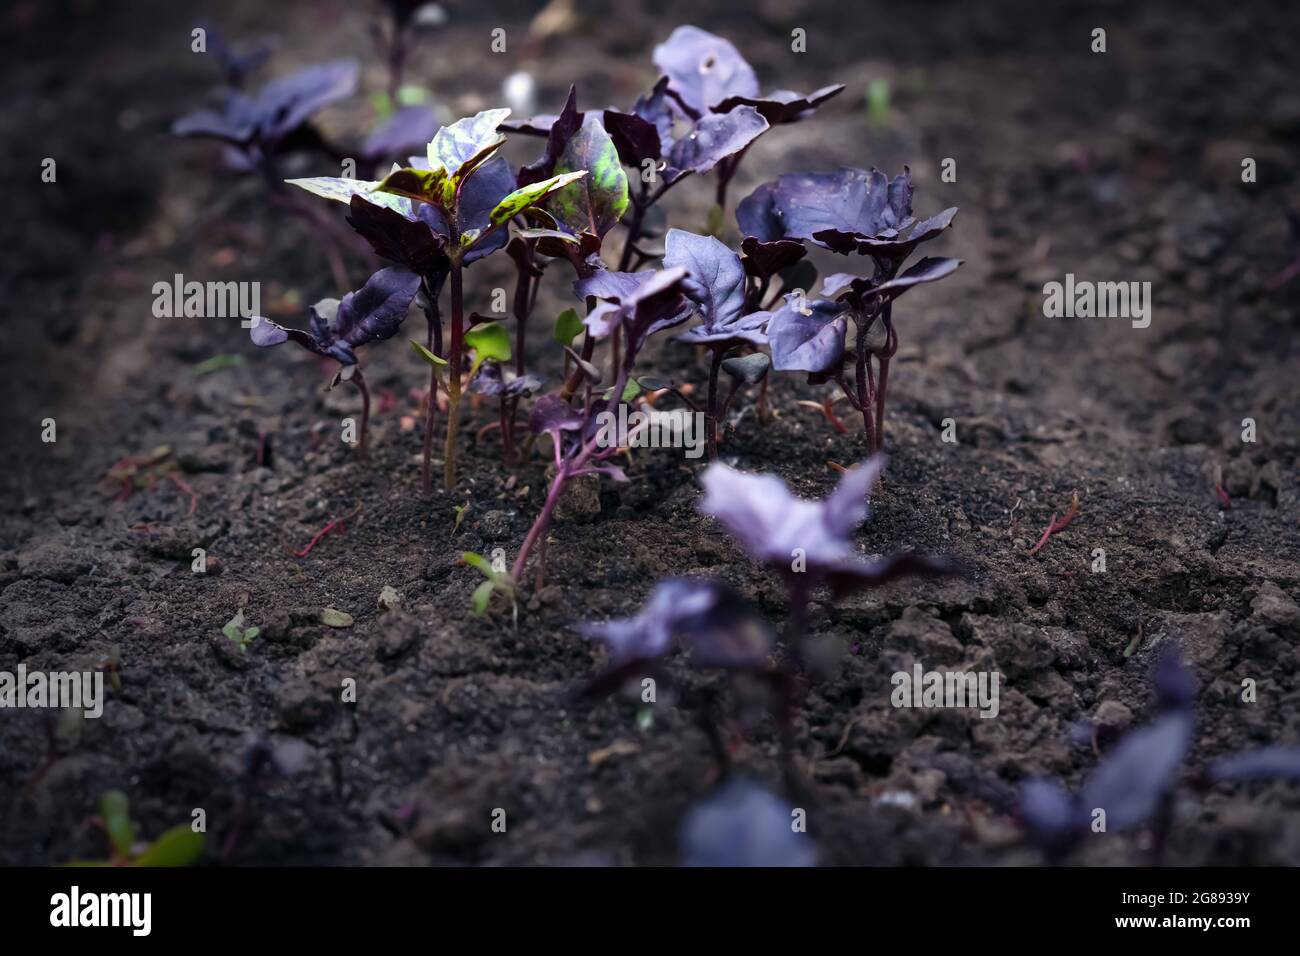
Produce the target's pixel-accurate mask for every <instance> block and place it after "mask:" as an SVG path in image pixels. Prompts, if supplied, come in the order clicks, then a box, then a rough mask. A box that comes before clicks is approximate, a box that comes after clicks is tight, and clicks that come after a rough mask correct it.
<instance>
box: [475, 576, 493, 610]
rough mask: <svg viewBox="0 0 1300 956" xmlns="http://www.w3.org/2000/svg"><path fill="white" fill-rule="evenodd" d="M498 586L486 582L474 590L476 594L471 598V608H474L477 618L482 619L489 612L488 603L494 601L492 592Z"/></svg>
mask: <svg viewBox="0 0 1300 956" xmlns="http://www.w3.org/2000/svg"><path fill="white" fill-rule="evenodd" d="M495 588H496V585H495V584H493V583H492V582H491V581H484V582H482V583H481V584H480V585H479V586H478V587H476V588H475V589H474V594H473V595H472V596H471V597H470V606H471V607H472V608H473V611H474V616H475V617H482V616H483V612H484V611H486V610H487V606H488V601H490V600H492V592H493V590H495Z"/></svg>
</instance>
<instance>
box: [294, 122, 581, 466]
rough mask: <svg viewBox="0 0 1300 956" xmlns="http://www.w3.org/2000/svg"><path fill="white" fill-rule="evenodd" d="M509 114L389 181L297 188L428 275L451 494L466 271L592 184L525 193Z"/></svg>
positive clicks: (432, 378) (573, 177) (557, 184)
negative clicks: (529, 220)
mask: <svg viewBox="0 0 1300 956" xmlns="http://www.w3.org/2000/svg"><path fill="white" fill-rule="evenodd" d="M509 113H510V111H509V110H505V109H499V110H484V111H483V112H481V113H478V114H477V115H475V116H471V117H467V118H465V119H461V120H458V121H456V122H455V123H453V124H451V125H450V126H445V127H443V128H442V129H440V130H438V133H437V134H436V135H435V136H434V138H433V140H432V141H431V142H430V143H429V146H428V150H427V157H413V158H412V160H411V165H410V166H407V167H404V168H397V169H394V170H393V171H392V172H390V173H389V174H388V175H387V176H386V177H385V178H384V179H383V180H382V181H380V182H369V181H364V180H355V179H347V178H334V177H323V178H315V179H295V180H290V182H291V183H293V184H294V185H296V186H300V187H301V188H303V189H305V190H307V191H308V192H311V193H315V194H316V195H319V196H323V197H325V198H327V199H333V200H335V201H338V202H344V203H347V204H348V205H349V207H350V209H351V212H352V216H351V218H350V219H349V222H350V223H351V224H352V226H353V228H354V229H356V230H357V232H359V233H361V235H362V236H364V237H365V239H366V240H367V241H368V242H369V243H370V244H371V247H372V248H373V249H374V250H375V252H376V254H378V255H379V256H382V257H383V258H386V259H390V260H392V261H395V262H400V263H401V264H403V265H405V266H407V267H408V268H410V269H412V271H414V272H416V273H418V274H419V276H420V279H421V283H422V289H421V292H422V298H421V305H422V306H423V308H424V309H425V314H426V317H427V318H428V321H429V335H428V340H427V343H426V345H425V351H426V352H427V353H428V354H429V355H431V356H435V357H436V358H437V359H438V360H440V362H441V363H442V364H445V366H446V386H447V398H448V406H447V437H446V448H445V465H444V473H443V480H444V484H445V486H446V488H447V489H448V490H449V491H450V490H451V489H452V488H454V487H455V484H456V451H457V445H458V439H459V434H460V406H461V396H462V380H461V377H462V374H463V373H464V368H463V365H462V363H463V360H464V358H465V353H466V350H465V334H466V331H467V329H468V326H467V324H466V314H465V305H464V302H465V300H464V286H463V270H464V269H465V267H466V266H469V265H470V264H472V263H473V262H475V261H477V260H479V259H481V258H483V257H484V256H487V255H490V254H491V253H493V252H495V251H496V250H498V249H500V248H502V247H504V246H505V245H506V242H507V239H508V235H507V233H508V224H509V223H510V221H511V220H512V219H514V218H515V217H516V216H519V215H521V214H522V213H524V212H525V211H526V210H529V209H531V208H533V207H534V206H536V205H538V204H539V203H541V202H543V201H544V200H545V199H546V198H547V197H548V196H550V195H551V194H552V193H556V192H561V191H563V190H565V189H566V188H568V187H573V186H575V185H576V184H577V183H578V181H579V180H581V179H583V178H584V177H586V175H587V172H586V170H585V169H579V170H564V171H561V172H559V173H557V174H556V175H553V176H550V177H549V178H546V179H542V180H539V181H536V182H530V183H526V184H524V185H522V186H516V182H515V177H514V176H513V175H512V174H511V172H510V170H509V167H508V166H507V165H506V163H505V160H503V159H501V158H500V157H498V156H497V155H496V154H497V152H498V151H499V150H500V149H501V147H502V145H504V144H505V141H506V140H505V137H504V136H503V135H502V134H501V133H500V132H499V130H498V127H500V125H501V123H502V121H503V120H504V119H505V118H506V117H507V116H508V115H509ZM562 195H564V194H563V193H562ZM444 281H447V283H448V285H449V286H450V288H451V335H450V343H449V345H448V348H447V350H446V353H445V354H444V352H443V347H442V345H443V343H442V318H441V313H440V312H439V310H438V294H439V292H440V290H441V288H442V285H443V283H444ZM431 364H432V366H433V367H432V368H431V369H430V372H429V411H428V415H427V418H426V427H425V453H424V461H425V465H424V484H425V488H426V490H427V489H428V488H429V487H430V484H431V482H430V475H429V459H430V450H431V447H432V438H433V415H434V410H435V409H436V408H437V388H438V370H439V367H440V365H439V362H432V363H431Z"/></svg>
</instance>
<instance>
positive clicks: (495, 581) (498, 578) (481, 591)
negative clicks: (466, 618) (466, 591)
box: [460, 551, 519, 625]
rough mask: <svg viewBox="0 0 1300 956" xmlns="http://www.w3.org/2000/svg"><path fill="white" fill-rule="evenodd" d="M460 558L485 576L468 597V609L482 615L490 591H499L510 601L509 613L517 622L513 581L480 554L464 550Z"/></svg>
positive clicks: (475, 614)
mask: <svg viewBox="0 0 1300 956" xmlns="http://www.w3.org/2000/svg"><path fill="white" fill-rule="evenodd" d="M460 559H461V560H462V561H464V562H465V563H466V564H468V565H470V566H471V567H475V568H478V569H479V570H480V571H482V572H483V575H484V577H486V578H487V580H486V581H484V582H483V583H482V584H480V585H479V586H478V587H476V588H475V589H474V594H473V596H472V597H471V598H470V610H471V611H472V612H473V614H474V616H475V617H482V616H483V615H484V613H485V612H486V611H487V607H488V602H489V601H491V600H492V593H493V592H494V591H500V592H501V593H502V594H503V595H504V596H505V597H506V599H507V600H508V601H509V602H510V615H511V618H512V619H513V621H514V623H515V624H516V625H518V624H519V604H518V602H517V601H516V600H515V581H514V578H512V577H511V576H510V575H509V574H508V573H506V572H505V571H498V570H497V569H496V568H494V567H492V563H491V562H490V561H488V559H487V558H485V557H483V555H481V554H475V553H474V552H473V551H466V552H465V553H464V554H462V555H461V556H460Z"/></svg>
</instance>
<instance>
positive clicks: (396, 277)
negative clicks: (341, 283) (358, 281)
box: [332, 268, 420, 348]
mask: <svg viewBox="0 0 1300 956" xmlns="http://www.w3.org/2000/svg"><path fill="white" fill-rule="evenodd" d="M419 288H420V277H419V276H418V275H416V274H415V273H414V272H408V271H406V270H405V269H397V268H388V269H380V270H379V271H378V272H376V273H375V274H374V275H372V276H371V277H370V278H369V279H367V280H366V283H365V285H363V286H362V287H361V288H360V289H358V290H357V291H355V292H349V293H348V294H347V295H345V296H344V297H343V301H341V302H340V303H339V306H338V311H337V313H336V314H335V316H334V322H333V323H332V330H333V332H334V334H335V335H336V336H338V338H339V339H341V340H342V341H343V342H345V343H347V345H349V346H350V347H352V348H357V347H359V346H362V345H366V344H367V343H370V342H375V341H379V340H382V339H387V338H392V336H393V335H395V334H396V332H397V329H398V327H399V326H400V325H401V324H402V322H403V321H405V319H406V313H407V311H408V310H409V309H410V307H411V300H412V299H414V298H415V293H416V292H417V291H419Z"/></svg>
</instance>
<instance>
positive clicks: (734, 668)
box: [577, 578, 797, 781]
mask: <svg viewBox="0 0 1300 956" xmlns="http://www.w3.org/2000/svg"><path fill="white" fill-rule="evenodd" d="M577 630H578V631H579V632H580V633H582V634H584V635H586V636H587V637H590V638H593V639H595V640H598V641H600V642H601V643H603V644H604V645H605V647H606V649H607V650H608V652H609V659H608V662H607V663H606V665H605V667H604V668H603V669H602V670H601V671H600V673H598V674H597V675H596V676H595V677H594V678H592V680H591V681H590V683H589V684H588V685H587V686H586V688H585V689H584V693H585V694H586V695H598V694H608V693H612V692H614V691H616V690H618V689H619V688H620V687H622V686H624V685H625V684H627V683H628V682H629V681H632V680H637V679H640V680H643V681H644V680H646V679H651V680H653V681H654V682H655V684H656V686H657V687H658V686H664V687H666V686H669V685H670V684H671V683H672V681H671V678H670V675H669V673H668V671H667V669H666V663H667V659H668V657H669V655H670V654H671V653H672V652H674V651H675V650H677V649H678V648H681V649H684V650H686V651H687V652H688V653H689V661H690V665H691V667H692V668H693V669H694V670H698V671H704V672H713V671H721V672H723V673H725V674H728V675H733V676H734V675H737V674H746V675H749V676H750V677H753V678H757V679H758V680H761V681H763V682H764V683H766V684H767V685H769V687H770V688H771V690H772V692H773V701H774V707H773V710H774V716H775V718H776V720H777V723H778V726H779V727H780V729H781V740H782V755H783V757H784V758H785V764H786V771H787V776H788V778H789V779H790V780H792V781H793V780H795V779H796V776H797V775H796V774H795V773H794V772H793V768H794V765H793V726H792V724H791V717H792V714H793V710H794V700H793V690H794V685H793V682H792V680H791V677H792V676H793V675H792V674H791V672H790V671H789V669H788V668H786V667H783V666H779V665H774V664H773V663H772V662H771V656H772V650H773V647H774V645H775V636H774V635H773V633H772V629H771V628H770V627H769V626H768V624H767V622H766V621H765V620H763V618H762V617H761V616H759V614H758V613H757V612H756V611H755V610H754V608H753V607H751V606H750V605H749V603H748V602H746V601H745V600H744V599H743V598H742V597H741V596H740V595H739V594H737V593H736V592H735V591H733V590H732V589H731V588H729V587H727V586H726V585H725V584H722V583H720V582H717V581H710V580H707V579H701V578H668V579H665V580H663V581H660V582H659V583H658V584H656V585H655V588H654V591H653V592H651V594H650V597H649V598H648V599H647V600H646V603H645V605H644V606H643V607H642V608H641V610H640V611H638V612H637V613H636V615H634V616H633V617H630V618H622V619H615V620H611V621H603V622H600V623H592V622H586V623H582V624H579V625H577ZM677 690H678V693H679V694H680V695H681V698H682V703H683V705H684V706H685V707H687V708H688V709H690V710H693V711H694V713H695V719H696V723H697V724H698V725H699V726H700V728H701V729H702V730H703V731H704V732H705V734H706V735H707V736H708V739H709V744H710V747H711V749H712V752H713V757H714V760H715V761H716V763H717V765H718V769H719V771H720V772H721V773H723V774H725V773H726V772H727V770H728V769H729V767H730V762H731V759H730V754H729V752H728V750H727V746H726V743H725V741H724V738H723V734H722V731H721V724H722V720H723V717H724V714H723V711H722V704H721V699H720V696H719V694H718V693H717V692H716V691H715V690H714V689H712V688H704V689H698V688H693V687H690V686H687V685H682V686H680V687H678V688H677Z"/></svg>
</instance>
